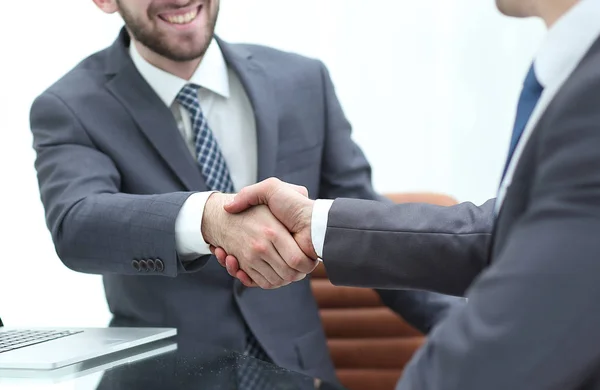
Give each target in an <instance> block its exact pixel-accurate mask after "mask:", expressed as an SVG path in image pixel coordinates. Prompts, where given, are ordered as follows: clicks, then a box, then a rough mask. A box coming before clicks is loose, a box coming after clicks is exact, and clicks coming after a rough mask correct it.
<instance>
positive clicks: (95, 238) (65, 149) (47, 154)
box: [30, 92, 208, 276]
mask: <svg viewBox="0 0 600 390" xmlns="http://www.w3.org/2000/svg"><path fill="white" fill-rule="evenodd" d="M30 123H31V131H32V133H33V147H34V149H35V152H36V160H35V168H36V170H37V176H38V183H39V187H40V193H41V199H42V203H43V204H44V208H45V211H46V222H47V225H48V228H49V229H50V231H51V234H52V239H53V241H54V245H55V248H56V251H57V254H58V256H59V257H60V259H61V260H62V262H63V263H64V264H65V265H66V266H67V267H69V268H71V269H73V270H75V271H79V272H84V273H94V274H104V273H118V274H135V275H156V274H157V273H158V274H162V275H167V276H176V275H177V274H178V273H179V272H187V271H188V270H195V269H197V268H198V267H201V266H202V265H203V264H204V263H205V262H206V261H207V259H208V257H205V258H204V259H200V260H198V261H196V262H193V263H190V264H189V266H187V267H189V268H187V267H184V266H183V264H182V262H181V261H180V259H179V258H178V255H177V252H176V243H175V220H176V218H177V215H178V213H179V210H180V209H181V206H182V205H183V203H184V202H185V200H186V199H187V198H188V197H189V195H190V193H185V192H180V193H169V194H160V195H131V194H126V193H122V192H120V186H121V185H120V180H121V179H120V174H119V171H118V169H117V167H116V166H115V164H114V163H113V161H112V160H111V159H110V158H109V157H108V156H107V155H106V154H104V153H102V151H101V150H99V149H98V148H96V146H95V145H94V143H93V142H92V140H91V139H90V138H89V137H88V135H87V133H86V131H85V129H84V128H83V126H82V125H81V123H80V121H79V120H78V118H77V116H76V114H75V113H73V112H72V111H71V109H70V108H69V107H68V106H67V104H66V103H64V102H63V101H62V100H61V99H60V97H59V96H57V95H54V94H52V93H50V92H45V93H44V94H42V95H41V96H39V97H38V98H37V99H36V100H35V102H34V103H33V106H32V108H31V113H30ZM134 260H138V261H139V260H145V261H147V260H152V262H155V263H156V264H158V263H160V266H158V267H156V268H155V269H154V271H155V272H144V273H140V272H138V271H137V270H136V269H135V268H134V267H133V264H134Z"/></svg>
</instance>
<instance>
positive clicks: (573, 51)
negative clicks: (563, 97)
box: [534, 0, 600, 87]
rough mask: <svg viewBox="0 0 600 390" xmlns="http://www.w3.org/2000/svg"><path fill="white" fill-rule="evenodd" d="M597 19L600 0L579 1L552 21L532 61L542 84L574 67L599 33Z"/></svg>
mask: <svg viewBox="0 0 600 390" xmlns="http://www.w3.org/2000/svg"><path fill="white" fill-rule="evenodd" d="M599 20H600V0H581V1H580V2H579V3H578V4H576V5H575V6H573V7H572V8H571V9H570V10H569V11H568V12H567V13H566V14H564V15H563V16H562V17H561V18H559V19H558V20H557V21H556V22H555V23H554V25H553V26H552V27H551V28H550V30H549V31H548V33H547V34H546V38H545V39H544V42H543V43H542V46H541V48H540V50H539V51H538V54H537V56H536V59H535V64H534V67H535V73H536V76H537V78H538V81H539V82H540V84H542V86H544V87H548V86H549V85H550V84H552V83H553V82H554V81H555V80H560V79H561V76H563V74H564V72H570V71H572V70H573V69H574V68H575V67H576V66H577V64H578V63H579V62H580V61H581V60H582V59H583V57H584V56H585V54H586V53H587V51H588V50H589V48H590V47H591V46H592V44H593V43H594V42H595V41H596V40H597V39H598V35H600V23H598V21H599Z"/></svg>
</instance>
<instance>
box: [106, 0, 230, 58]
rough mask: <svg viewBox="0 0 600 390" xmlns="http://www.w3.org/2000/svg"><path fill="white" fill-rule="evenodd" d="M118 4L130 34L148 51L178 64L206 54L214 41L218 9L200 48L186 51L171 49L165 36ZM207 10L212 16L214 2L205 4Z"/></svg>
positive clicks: (118, 2)
mask: <svg viewBox="0 0 600 390" xmlns="http://www.w3.org/2000/svg"><path fill="white" fill-rule="evenodd" d="M117 4H118V6H119V10H120V11H119V13H120V14H121V17H122V18H123V21H124V22H125V26H126V27H127V29H128V30H129V33H130V34H131V35H132V36H133V38H135V39H136V40H137V41H139V42H140V43H141V44H142V45H144V46H146V47H147V48H148V49H150V50H152V51H153V52H155V53H157V54H159V55H161V56H163V57H165V58H167V59H169V60H171V61H176V62H186V61H191V60H195V59H198V58H200V57H202V56H203V55H204V53H206V49H207V48H208V45H209V44H210V41H211V40H212V37H213V34H214V31H215V24H216V21H217V20H216V19H217V15H218V14H219V12H218V11H219V10H218V9H217V10H216V11H217V12H215V17H214V18H213V19H211V20H209V21H208V26H207V28H206V36H205V37H204V39H203V40H202V42H201V43H199V44H198V47H195V48H193V49H190V50H184V49H182V48H180V47H171V46H169V44H168V43H167V40H166V39H165V38H166V37H165V35H164V34H163V33H162V32H160V31H153V29H152V25H151V24H150V23H148V25H144V23H143V22H141V21H139V20H136V18H135V17H134V16H133V15H132V13H131V12H130V11H129V10H128V9H127V8H126V7H124V6H123V3H122V1H121V0H117ZM203 7H206V9H203V10H202V12H207V13H208V15H210V14H211V9H210V8H211V7H215V3H214V2H205V5H203ZM150 11H151V9H150V10H148V14H149V15H150V14H152V13H151V12H150Z"/></svg>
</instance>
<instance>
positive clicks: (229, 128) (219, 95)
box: [129, 40, 258, 258]
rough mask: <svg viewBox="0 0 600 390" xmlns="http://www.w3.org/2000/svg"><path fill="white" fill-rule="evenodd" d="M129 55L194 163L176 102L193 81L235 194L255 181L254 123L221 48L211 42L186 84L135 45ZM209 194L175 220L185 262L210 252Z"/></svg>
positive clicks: (188, 129)
mask: <svg viewBox="0 0 600 390" xmlns="http://www.w3.org/2000/svg"><path fill="white" fill-rule="evenodd" d="M129 51H130V55H131V59H132V60H133V63H134V64H135V66H136V68H137V70H138V71H139V72H140V74H141V75H142V77H144V79H145V80H146V81H147V82H148V84H150V86H151V87H152V88H153V89H154V91H155V92H156V94H157V95H158V96H159V97H160V98H161V100H162V101H163V102H164V103H165V104H166V105H167V106H168V107H170V108H171V111H172V112H173V115H174V116H175V120H176V121H177V126H178V128H179V132H180V133H181V136H182V137H183V138H184V140H185V142H186V144H187V146H188V148H189V150H190V153H191V154H192V155H193V156H194V160H195V159H196V151H195V150H196V148H195V144H194V133H193V130H192V123H191V122H192V121H191V117H190V114H189V113H188V112H187V110H186V109H185V108H183V107H182V106H181V105H180V104H179V103H178V102H177V100H176V98H177V94H178V93H179V91H180V90H181V89H182V88H183V87H184V86H185V85H186V84H187V83H194V84H196V85H199V86H200V87H201V88H200V89H199V91H198V98H199V101H200V106H201V108H202V112H203V113H204V115H205V117H206V118H207V121H208V125H209V127H210V129H211V130H212V132H213V134H214V136H215V138H216V140H217V142H218V144H219V147H220V148H221V152H222V154H223V157H224V158H225V161H226V162H227V166H228V167H229V173H230V175H231V180H232V181H233V184H234V187H235V189H236V191H239V190H240V189H241V188H243V187H246V186H248V185H251V184H254V183H256V180H257V176H258V173H257V164H258V157H257V148H258V147H257V143H256V142H257V141H256V123H255V119H254V112H253V110H252V105H251V103H250V100H249V99H248V95H247V94H246V91H245V90H244V87H243V86H242V83H241V82H240V80H239V78H238V77H237V75H236V74H235V72H233V71H232V70H231V69H229V68H228V67H227V64H226V63H225V59H224V58H223V54H222V53H221V50H220V48H219V45H218V44H217V42H216V41H215V40H213V41H212V42H211V43H210V45H209V46H208V49H207V51H206V53H205V55H204V58H203V59H202V62H201V63H200V65H199V66H198V69H196V72H195V73H194V75H193V76H192V77H191V78H190V80H189V81H188V80H184V79H182V78H179V77H177V76H175V75H173V74H171V73H168V72H165V71H163V70H161V69H159V68H157V67H155V66H153V65H152V64H150V63H148V62H147V61H146V60H145V59H144V58H143V57H142V56H141V55H140V53H139V52H138V50H137V48H136V47H135V44H133V43H132V44H131V46H130V50H129ZM212 193H213V192H212V191H207V192H198V193H195V194H193V195H191V196H190V197H189V198H188V200H187V201H186V202H185V203H184V204H183V207H182V208H181V210H180V212H179V215H178V216H177V220H176V222H175V238H176V243H177V252H178V253H179V255H181V256H182V257H184V258H191V257H197V256H199V255H206V254H209V253H210V250H209V246H208V243H206V242H205V241H204V238H203V237H202V232H201V224H202V215H203V213H204V206H205V204H206V201H207V199H208V197H209V196H210V194H212Z"/></svg>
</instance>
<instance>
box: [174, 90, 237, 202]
mask: <svg viewBox="0 0 600 390" xmlns="http://www.w3.org/2000/svg"><path fill="white" fill-rule="evenodd" d="M199 88H200V87H199V86H197V85H195V84H186V85H185V86H184V87H183V88H182V89H181V91H180V92H179V94H178V95H177V101H178V102H179V104H181V105H182V106H183V107H184V108H185V109H186V110H187V111H188V112H189V113H190V116H191V119H192V129H193V132H194V140H195V146H196V158H197V160H198V164H199V165H200V169H201V170H202V176H203V177H204V180H205V181H206V185H207V186H208V188H209V189H210V190H213V191H220V192H225V193H232V192H234V187H233V181H232V180H231V176H230V175H229V168H227V163H226V162H225V158H224V157H223V154H222V153H221V149H220V148H219V144H218V143H217V139H216V138H215V136H214V135H213V133H212V131H211V130H210V127H208V121H207V120H206V117H205V116H204V114H203V113H202V108H200V100H199V99H198V89H199Z"/></svg>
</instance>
